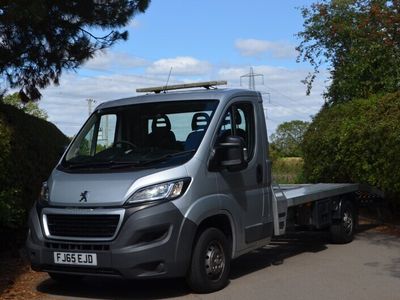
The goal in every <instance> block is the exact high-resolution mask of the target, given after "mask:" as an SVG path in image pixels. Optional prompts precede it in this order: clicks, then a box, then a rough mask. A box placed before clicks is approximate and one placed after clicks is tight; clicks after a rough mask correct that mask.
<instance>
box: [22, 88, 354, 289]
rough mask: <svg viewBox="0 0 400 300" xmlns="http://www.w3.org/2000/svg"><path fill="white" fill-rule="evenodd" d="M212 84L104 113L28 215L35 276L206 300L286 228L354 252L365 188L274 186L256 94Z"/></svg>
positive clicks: (105, 106) (157, 91) (158, 91)
mask: <svg viewBox="0 0 400 300" xmlns="http://www.w3.org/2000/svg"><path fill="white" fill-rule="evenodd" d="M219 83H220V82H202V83H199V84H186V85H180V86H170V87H159V88H150V89H142V90H139V91H140V92H148V94H146V95H143V96H137V97H132V98H126V99H120V100H115V101H110V102H105V103H102V104H100V105H99V106H98V107H97V108H96V109H95V111H94V112H93V114H92V115H91V116H90V117H89V119H88V120H87V121H86V123H85V124H84V125H83V127H82V129H81V130H80V131H79V133H78V134H77V135H76V137H75V138H74V139H73V141H72V142H71V144H70V145H69V147H68V148H67V150H66V151H65V153H64V155H63V156H62V158H61V160H60V161H59V163H58V164H57V166H56V167H55V169H54V170H53V172H52V173H51V175H50V177H49V179H48V180H47V182H45V183H43V186H42V192H41V195H40V199H39V200H38V201H37V202H36V203H35V205H34V207H33V208H32V210H31V212H30V216H29V233H28V238H27V242H26V246H27V250H28V254H29V258H30V261H31V265H32V268H33V269H34V270H37V271H44V272H48V273H49V275H50V276H51V278H53V279H55V280H59V281H68V282H71V281H73V282H75V281H78V280H79V279H81V278H82V277H83V276H85V275H97V276H100V275H101V276H117V277H123V278H135V279H140V278H141V279H145V278H165V277H186V279H187V282H188V284H189V286H190V287H191V288H192V289H193V290H194V291H196V292H212V291H216V290H218V289H221V288H223V287H224V286H226V284H227V283H228V275H229V269H230V262H231V260H232V259H235V258H237V257H239V256H241V255H243V254H245V253H248V252H249V251H252V250H254V249H257V248H260V247H263V246H265V245H267V244H268V243H269V242H270V241H271V238H272V237H273V236H279V235H283V234H285V232H286V230H287V228H296V227H297V226H302V227H304V226H307V227H308V228H314V229H318V230H322V229H326V230H329V231H330V233H331V236H332V240H333V241H334V242H337V243H347V242H350V241H351V240H352V239H353V235H354V230H355V226H356V224H357V207H358V202H357V201H358V200H357V197H356V193H357V192H359V191H360V189H361V187H360V186H359V185H358V184H309V185H292V186H282V187H279V186H275V185H274V184H273V183H272V177H271V161H270V158H269V155H268V139H267V130H266V123H265V116H264V110H263V103H262V102H263V101H262V97H261V94H260V93H259V92H256V91H251V90H244V89H217V88H216V87H215V86H216V85H218V84H219ZM193 87H198V88H199V89H195V90H186V91H171V90H174V89H175V90H176V89H180V88H193ZM203 88H205V89H203Z"/></svg>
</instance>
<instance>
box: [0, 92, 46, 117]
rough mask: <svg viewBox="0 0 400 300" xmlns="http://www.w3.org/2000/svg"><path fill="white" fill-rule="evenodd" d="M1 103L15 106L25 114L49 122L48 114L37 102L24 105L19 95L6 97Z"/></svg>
mask: <svg viewBox="0 0 400 300" xmlns="http://www.w3.org/2000/svg"><path fill="white" fill-rule="evenodd" d="M1 102H3V103H5V104H8V105H12V106H15V107H16V108H18V109H20V110H22V111H24V112H25V113H27V114H29V115H32V116H35V117H37V118H41V119H43V120H47V118H48V115H47V113H46V112H45V111H44V110H43V109H40V108H39V106H38V104H37V103H36V102H28V103H22V102H21V98H20V96H19V94H18V93H14V94H10V95H7V96H5V97H4V98H3V99H2V100H1Z"/></svg>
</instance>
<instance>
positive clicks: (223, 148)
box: [210, 135, 247, 172]
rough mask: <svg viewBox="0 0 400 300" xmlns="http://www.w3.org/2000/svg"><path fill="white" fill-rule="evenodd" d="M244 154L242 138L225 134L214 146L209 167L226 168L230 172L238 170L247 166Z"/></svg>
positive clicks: (214, 168)
mask: <svg viewBox="0 0 400 300" xmlns="http://www.w3.org/2000/svg"><path fill="white" fill-rule="evenodd" d="M246 156H247V153H246V148H245V144H244V141H243V138H241V137H239V136H232V135H231V136H227V137H226V138H225V140H224V141H223V142H222V143H219V144H218V145H217V146H216V147H215V149H214V156H213V158H212V159H211V164H210V167H211V169H213V170H218V169H221V168H226V169H227V170H228V171H230V172H234V171H240V170H243V169H245V168H246V167H247V161H246Z"/></svg>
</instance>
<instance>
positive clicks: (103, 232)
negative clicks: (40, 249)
mask: <svg viewBox="0 0 400 300" xmlns="http://www.w3.org/2000/svg"><path fill="white" fill-rule="evenodd" d="M46 217H47V227H48V229H49V233H50V235H51V236H57V237H78V238H80V237H82V238H83V237H87V238H111V237H113V236H114V234H115V231H116V230H117V227H118V223H119V218H120V216H119V215H59V214H48V215H47V216H46Z"/></svg>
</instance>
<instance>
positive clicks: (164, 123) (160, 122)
mask: <svg viewBox="0 0 400 300" xmlns="http://www.w3.org/2000/svg"><path fill="white" fill-rule="evenodd" d="M160 129H161V130H166V131H170V130H171V122H170V120H169V119H168V117H167V116H166V115H157V116H155V117H154V118H153V123H152V124H151V130H152V132H154V131H157V130H160Z"/></svg>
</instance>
